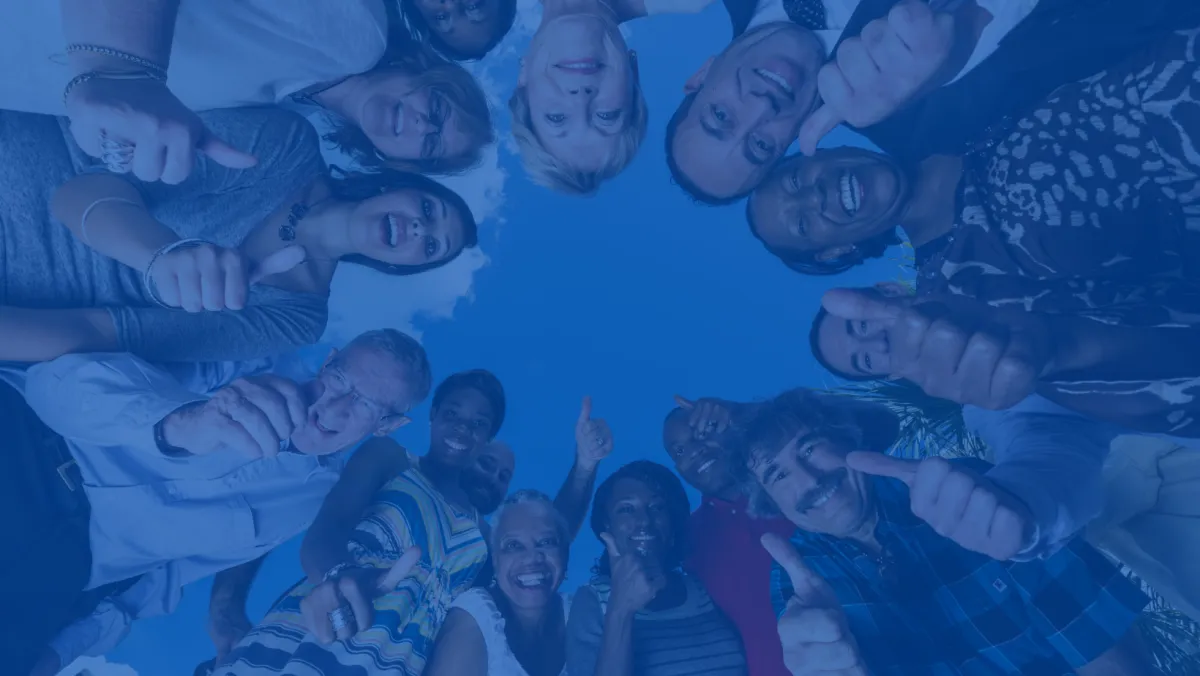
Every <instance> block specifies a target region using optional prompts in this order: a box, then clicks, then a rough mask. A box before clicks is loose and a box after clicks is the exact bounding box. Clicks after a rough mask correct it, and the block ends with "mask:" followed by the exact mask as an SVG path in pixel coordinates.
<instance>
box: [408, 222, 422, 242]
mask: <svg viewBox="0 0 1200 676" xmlns="http://www.w3.org/2000/svg"><path fill="white" fill-rule="evenodd" d="M408 230H409V232H410V233H411V234H412V236H413V237H414V238H419V237H422V236H423V235H424V234H425V224H424V223H422V222H421V221H418V220H414V221H413V222H412V223H411V224H410V225H409V226H408Z"/></svg>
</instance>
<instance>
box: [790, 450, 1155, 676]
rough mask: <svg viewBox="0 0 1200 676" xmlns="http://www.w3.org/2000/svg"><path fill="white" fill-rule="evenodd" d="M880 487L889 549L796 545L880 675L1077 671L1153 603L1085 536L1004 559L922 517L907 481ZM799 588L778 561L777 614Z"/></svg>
mask: <svg viewBox="0 0 1200 676" xmlns="http://www.w3.org/2000/svg"><path fill="white" fill-rule="evenodd" d="M984 466H985V467H986V465H984ZM870 486H871V490H872V491H873V493H874V499H875V504H876V505H877V507H878V509H879V510H880V520H879V527H878V529H877V530H876V537H877V538H878V540H879V543H880V544H881V545H882V546H883V550H884V552H886V554H885V555H884V556H882V557H875V556H871V555H868V554H867V553H865V552H864V551H863V550H862V549H861V548H860V547H858V546H857V545H856V544H854V543H853V542H851V541H848V540H841V539H838V538H834V537H830V536H825V535H814V534H810V533H804V532H800V531H797V532H796V534H795V535H793V536H792V544H793V545H794V546H795V547H796V549H797V550H798V551H799V552H800V554H801V556H803V557H804V561H805V563H806V564H808V566H809V568H811V569H812V570H813V571H814V572H816V573H818V574H820V575H821V576H822V577H824V578H825V579H826V580H827V581H828V582H829V584H830V585H831V586H832V587H833V590H834V592H835V593H836V594H837V597H838V600H839V601H840V602H841V604H842V606H843V609H844V610H845V613H846V617H847V619H848V621H849V625H850V629H851V631H852V632H853V633H854V637H855V639H856V640H857V641H858V646H859V649H860V651H861V653H862V656H863V659H864V660H865V662H866V664H867V666H868V667H869V669H870V672H871V674H872V676H902V675H908V674H913V675H917V674H919V675H920V676H951V675H959V674H961V675H963V676H977V675H987V676H994V675H996V674H1033V675H1036V676H1058V675H1060V674H1074V673H1075V671H1076V670H1077V669H1078V668H1079V667H1082V666H1083V665H1085V664H1088V663H1089V662H1091V661H1093V660H1095V659H1096V658H1097V657H1099V656H1100V655H1102V654H1103V653H1105V652H1106V651H1107V650H1109V649H1110V648H1112V647H1113V645H1114V644H1115V643H1116V642H1117V641H1118V640H1120V639H1121V637H1123V636H1124V635H1125V634H1126V632H1128V631H1129V629H1130V627H1131V626H1132V624H1133V622H1134V620H1136V619H1137V617H1138V615H1139V614H1140V613H1141V611H1142V609H1143V608H1145V606H1146V604H1147V603H1148V602H1149V599H1148V598H1147V597H1146V596H1145V595H1144V594H1143V593H1142V591H1141V590H1140V589H1139V588H1138V587H1137V585H1135V584H1134V583H1132V582H1130V581H1129V580H1128V579H1126V577H1125V576H1124V575H1122V574H1121V572H1120V571H1119V570H1118V569H1117V568H1116V567H1115V566H1114V565H1113V564H1112V563H1110V562H1109V561H1108V560H1107V559H1106V558H1104V556H1103V555H1102V554H1100V553H1099V552H1098V551H1096V550H1095V549H1093V548H1092V547H1090V546H1089V545H1087V544H1086V543H1084V542H1083V541H1082V540H1078V539H1077V540H1074V541H1073V542H1071V543H1070V544H1068V545H1067V546H1065V547H1064V548H1063V549H1061V550H1060V551H1059V552H1057V553H1055V554H1054V555H1052V556H1050V557H1048V558H1047V559H1044V560H1037V561H1029V562H1021V563H1017V562H1008V561H995V560H993V559H991V558H990V557H987V556H984V555H982V554H976V553H974V552H971V551H967V550H966V549H963V548H962V547H959V546H958V545H956V544H955V543H954V542H952V541H951V540H948V539H946V538H944V537H942V536H940V535H938V534H937V533H936V532H935V531H934V530H933V528H931V527H930V526H929V525H928V524H926V523H925V522H924V521H921V520H920V519H918V518H917V517H916V516H914V515H913V513H912V511H911V509H910V508H909V499H908V487H907V486H905V485H904V484H903V483H902V482H900V481H897V480H894V479H884V478H873V479H872V480H871V483H870ZM791 596H792V585H791V581H790V580H789V579H788V577H787V575H786V574H785V573H784V572H783V571H782V569H781V568H779V566H778V565H776V566H775V567H774V569H773V570H772V572H771V600H772V602H773V604H774V606H775V613H776V615H779V614H782V613H783V610H784V607H785V605H786V603H787V600H788V599H789V598H791Z"/></svg>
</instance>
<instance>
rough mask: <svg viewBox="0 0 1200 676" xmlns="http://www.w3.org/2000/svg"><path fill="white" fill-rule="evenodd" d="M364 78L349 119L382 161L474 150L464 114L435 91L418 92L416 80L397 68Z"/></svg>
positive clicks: (438, 156) (426, 88)
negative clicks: (462, 122)
mask: <svg viewBox="0 0 1200 676" xmlns="http://www.w3.org/2000/svg"><path fill="white" fill-rule="evenodd" d="M365 77H366V78H367V80H366V82H365V83H364V87H363V89H362V91H363V94H362V95H361V96H360V97H359V99H358V103H357V105H355V106H353V107H352V108H351V110H350V115H351V117H352V118H354V119H353V121H354V123H355V124H356V125H357V126H358V127H359V128H360V129H362V131H363V133H364V134H366V135H367V138H368V139H369V140H370V141H371V145H373V146H375V148H376V150H378V151H379V152H380V153H381V154H382V155H383V156H385V157H388V158H391V159H395V160H438V159H441V158H444V157H461V156H463V155H466V154H467V153H468V152H469V151H470V145H471V140H470V136H469V135H468V133H467V132H466V131H465V130H464V129H463V126H462V125H461V124H460V119H461V113H460V111H459V110H458V108H457V107H456V106H455V105H454V104H453V103H452V102H451V101H450V99H449V98H447V97H446V95H445V94H443V93H442V92H441V91H439V90H438V89H437V88H436V87H431V86H424V87H417V84H416V82H415V81H414V79H413V77H412V76H411V75H409V74H407V73H404V72H401V71H398V70H394V69H393V70H386V69H385V70H381V71H380V72H378V73H373V74H370V75H367V76H365Z"/></svg>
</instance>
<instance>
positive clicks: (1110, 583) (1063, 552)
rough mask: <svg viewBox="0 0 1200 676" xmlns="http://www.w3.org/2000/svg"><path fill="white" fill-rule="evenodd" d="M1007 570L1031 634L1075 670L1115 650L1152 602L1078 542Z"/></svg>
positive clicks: (1096, 554) (1111, 565)
mask: <svg viewBox="0 0 1200 676" xmlns="http://www.w3.org/2000/svg"><path fill="white" fill-rule="evenodd" d="M1010 570H1011V572H1012V576H1013V581H1014V582H1015V583H1016V584H1017V585H1018V586H1019V587H1020V591H1021V594H1022V596H1023V598H1024V599H1025V602H1026V604H1027V607H1028V610H1029V618H1030V620H1031V623H1032V624H1033V626H1034V628H1035V629H1037V630H1038V631H1039V632H1040V633H1041V634H1042V635H1043V636H1044V637H1045V638H1046V639H1047V641H1048V642H1049V643H1050V645H1052V646H1053V647H1054V649H1055V650H1056V651H1057V652H1058V653H1059V654H1060V655H1062V657H1063V659H1065V660H1066V661H1067V662H1068V663H1070V665H1071V666H1072V667H1074V668H1075V669H1079V668H1081V667H1083V666H1084V665H1086V664H1090V663H1091V662H1093V661H1095V660H1096V659H1097V658H1098V657H1100V656H1101V655H1103V654H1104V653H1106V652H1107V651H1108V650H1110V649H1111V648H1112V647H1113V646H1115V645H1116V644H1117V643H1118V642H1119V641H1120V640H1121V639H1122V638H1123V637H1124V636H1125V635H1126V634H1127V633H1128V632H1129V630H1130V629H1131V628H1132V627H1133V624H1134V622H1136V621H1137V619H1138V617H1139V616H1140V615H1141V613H1142V610H1143V609H1145V607H1146V605H1147V604H1148V603H1149V602H1150V599H1149V597H1147V596H1146V594H1145V593H1143V592H1142V590H1141V588H1140V587H1139V586H1138V585H1137V584H1136V583H1134V582H1133V581H1132V580H1130V579H1129V578H1128V577H1126V576H1125V575H1124V574H1122V573H1121V571H1120V570H1119V569H1118V568H1117V566H1115V565H1114V564H1113V563H1112V562H1110V561H1109V560H1108V559H1107V558H1105V556H1104V555H1103V554H1101V553H1100V552H1099V551H1097V550H1096V549H1095V548H1093V547H1092V546H1091V545H1089V544H1087V543H1086V542H1085V541H1084V540H1083V539H1081V538H1077V539H1075V540H1073V541H1071V542H1070V543H1069V544H1068V545H1067V546H1065V547H1063V548H1062V549H1060V550H1059V551H1058V552H1057V553H1055V554H1053V555H1052V556H1049V557H1047V558H1046V559H1045V560H1044V561H1035V562H1030V563H1015V564H1012V567H1011V569H1010Z"/></svg>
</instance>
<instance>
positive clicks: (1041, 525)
mask: <svg viewBox="0 0 1200 676" xmlns="http://www.w3.org/2000/svg"><path fill="white" fill-rule="evenodd" d="M963 419H964V421H965V422H966V425H967V429H969V430H970V431H971V432H973V433H975V434H976V435H978V436H979V437H980V438H981V439H983V441H984V442H986V443H987V445H988V446H989V447H990V448H991V451H992V453H993V458H992V462H993V463H994V464H995V466H994V467H993V468H992V469H991V470H990V471H989V472H988V473H987V477H988V478H989V479H990V480H992V481H994V482H995V483H996V485H998V486H999V487H1001V488H1003V489H1004V490H1006V491H1008V492H1009V493H1011V494H1013V495H1014V496H1015V497H1017V498H1018V499H1020V500H1021V501H1022V502H1024V503H1025V505H1026V506H1027V507H1028V508H1029V510H1030V512H1031V513H1032V515H1033V521H1034V526H1035V530H1036V531H1037V532H1036V535H1035V539H1034V542H1032V543H1030V546H1029V547H1028V548H1027V549H1026V550H1025V551H1024V552H1022V554H1021V555H1020V556H1019V557H1018V558H1019V559H1020V560H1029V559H1033V558H1039V557H1045V556H1048V555H1050V554H1053V553H1054V552H1056V551H1058V550H1059V549H1060V548H1061V547H1062V546H1063V545H1064V544H1066V542H1067V541H1068V540H1070V539H1071V538H1072V537H1074V536H1075V535H1076V534H1077V533H1078V532H1079V531H1081V530H1082V529H1083V528H1084V527H1085V526H1087V524H1088V523H1089V522H1090V521H1091V520H1092V519H1095V518H1096V517H1097V516H1099V515H1100V513H1101V510H1102V509H1103V508H1104V477H1103V471H1104V462H1105V460H1106V459H1107V457H1108V452H1109V448H1110V446H1111V444H1112V441H1113V439H1115V438H1116V437H1118V436H1120V435H1123V434H1136V432H1134V431H1131V430H1127V429H1124V428H1122V427H1120V426H1118V425H1113V424H1111V423H1105V422H1097V421H1095V420H1092V419H1090V418H1087V417H1084V416H1082V415H1080V414H1078V413H1076V412H1074V411H1072V410H1070V409H1067V408H1064V407H1062V406H1059V405H1058V404H1056V403H1054V402H1052V401H1050V400H1049V399H1045V398H1043V397H1040V396H1038V395H1033V396H1030V397H1028V398H1026V399H1025V400H1024V401H1022V402H1020V403H1019V404H1017V405H1016V406H1014V407H1012V408H1010V409H1007V410H1004V411H991V410H986V409H982V408H977V407H974V406H964V407H963ZM1148 436H1165V435H1148ZM1165 438H1169V439H1171V440H1172V441H1174V442H1176V443H1178V444H1180V445H1182V446H1189V447H1200V440H1197V439H1181V438H1177V437H1165Z"/></svg>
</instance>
